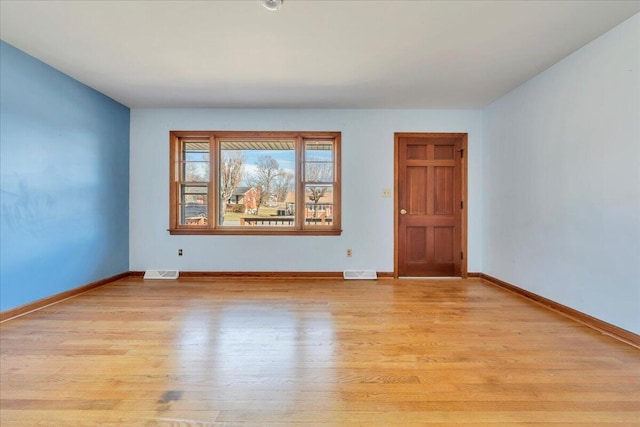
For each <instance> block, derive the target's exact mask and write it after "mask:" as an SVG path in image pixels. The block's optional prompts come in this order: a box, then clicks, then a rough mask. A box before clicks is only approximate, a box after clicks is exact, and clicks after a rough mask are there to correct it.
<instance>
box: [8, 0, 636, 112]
mask: <svg viewBox="0 0 640 427" xmlns="http://www.w3.org/2000/svg"><path fill="white" fill-rule="evenodd" d="M639 11H640V1H594V0H591V1H400V0H389V1H366V0H360V1H346V0H343V1H324V0H307V1H304V0H285V2H284V5H283V7H282V9H281V10H280V11H278V12H270V11H267V10H266V9H264V8H263V7H262V6H261V5H260V2H259V1H258V0H235V1H76V0H73V1H6V0H2V1H0V35H1V37H2V39H3V40H4V41H6V42H7V43H9V44H12V45H14V46H16V47H17V48H19V49H22V50H24V51H25V52H27V53H29V54H31V55H33V56H35V57H36V58H39V59H41V60H42V61H44V62H46V63H48V64H50V65H51V66H53V67H55V68H57V69H58V70H60V71H62V72H64V73H66V74H68V75H70V76H72V77H74V78H76V79H77V80H79V81H81V82H83V83H85V84H87V85H89V86H91V87H93V88H95V89H97V90H98V91H100V92H102V93H104V94H106V95H108V96H110V97H112V98H114V99H116V100H117V101H119V102H121V103H123V104H125V105H127V106H129V107H132V108H147V107H159V108H169V107H174V108H182V107H185V108H187V107H222V108H237V107H241V108H246V107H256V108H456V109H457V108H481V107H484V106H486V105H487V104H489V103H490V102H491V101H492V100H494V99H496V98H498V97H500V96H501V95H503V94H505V93H507V92H508V91H509V90H511V89H513V88H514V87H516V86H518V85H519V84H521V83H523V82H525V81H526V80H528V79H530V78H531V77H533V76H535V75H536V74H538V73H540V72H541V71H543V70H544V69H546V68H548V67H549V66H551V65H553V64H554V63H556V62H557V61H559V60H560V59H562V58H563V57H565V56H567V55H568V54H570V53H572V52H574V51H575V50H577V49H579V48H580V47H582V46H584V45H585V44H586V43H588V42H589V41H591V40H593V39H594V38H596V37H598V36H599V35H601V34H603V33H605V32H606V31H607V30H609V29H611V28H613V27H614V26H616V25H617V24H618V23H620V22H622V21H623V20H625V19H627V18H629V17H631V16H632V15H634V14H635V13H637V12H639Z"/></svg>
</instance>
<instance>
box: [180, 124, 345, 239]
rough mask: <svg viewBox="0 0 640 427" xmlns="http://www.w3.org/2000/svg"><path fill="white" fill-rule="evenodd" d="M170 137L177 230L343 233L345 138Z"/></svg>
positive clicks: (252, 134) (222, 134)
mask: <svg viewBox="0 0 640 427" xmlns="http://www.w3.org/2000/svg"><path fill="white" fill-rule="evenodd" d="M171 135H172V137H171V144H172V150H171V154H172V159H171V161H172V164H173V165H175V167H174V168H173V169H172V177H171V191H172V207H171V215H170V217H171V227H170V231H172V232H184V233H186V234H192V233H198V232H203V233H209V234H215V233H216V232H220V233H221V234H224V233H226V232H234V233H233V234H245V233H249V234H251V233H252V232H260V233H259V234H262V232H265V231H268V230H272V231H273V232H275V233H276V234H277V232H278V230H280V231H284V232H286V234H290V233H291V232H302V233H305V232H307V233H309V234H313V233H314V232H320V233H322V231H323V230H324V231H328V232H334V233H333V234H336V233H335V232H336V231H337V232H338V234H339V231H340V228H339V227H340V218H339V212H340V209H339V176H340V174H339V168H338V165H339V152H340V151H339V150H340V146H339V143H340V134H339V133H336V132H325V133H323V132H314V133H313V134H308V135H307V134H306V133H294V132H280V133H277V132H269V133H265V135H264V136H261V134H260V133H259V132H218V133H216V132H210V133H209V132H193V133H188V132H172V133H171ZM176 172H177V173H176ZM174 194H175V196H174Z"/></svg>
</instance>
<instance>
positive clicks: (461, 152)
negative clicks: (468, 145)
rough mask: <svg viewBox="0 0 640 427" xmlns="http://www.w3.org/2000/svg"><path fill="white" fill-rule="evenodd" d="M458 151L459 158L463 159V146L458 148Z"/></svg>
mask: <svg viewBox="0 0 640 427" xmlns="http://www.w3.org/2000/svg"><path fill="white" fill-rule="evenodd" d="M458 151H459V152H460V158H461V159H464V148H461V149H459V150H458Z"/></svg>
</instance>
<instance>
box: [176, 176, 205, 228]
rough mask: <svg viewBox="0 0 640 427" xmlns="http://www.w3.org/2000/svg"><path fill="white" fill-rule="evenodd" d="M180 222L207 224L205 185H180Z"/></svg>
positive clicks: (182, 223)
mask: <svg viewBox="0 0 640 427" xmlns="http://www.w3.org/2000/svg"><path fill="white" fill-rule="evenodd" d="M179 209H180V224H181V225H205V224H207V217H208V215H207V214H208V212H207V210H208V205H207V186H205V185H202V186H189V185H184V184H183V185H182V186H181V191H180V206H179Z"/></svg>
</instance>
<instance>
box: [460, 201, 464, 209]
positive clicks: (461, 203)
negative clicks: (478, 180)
mask: <svg viewBox="0 0 640 427" xmlns="http://www.w3.org/2000/svg"><path fill="white" fill-rule="evenodd" d="M460 209H464V202H463V201H462V200H460Z"/></svg>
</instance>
